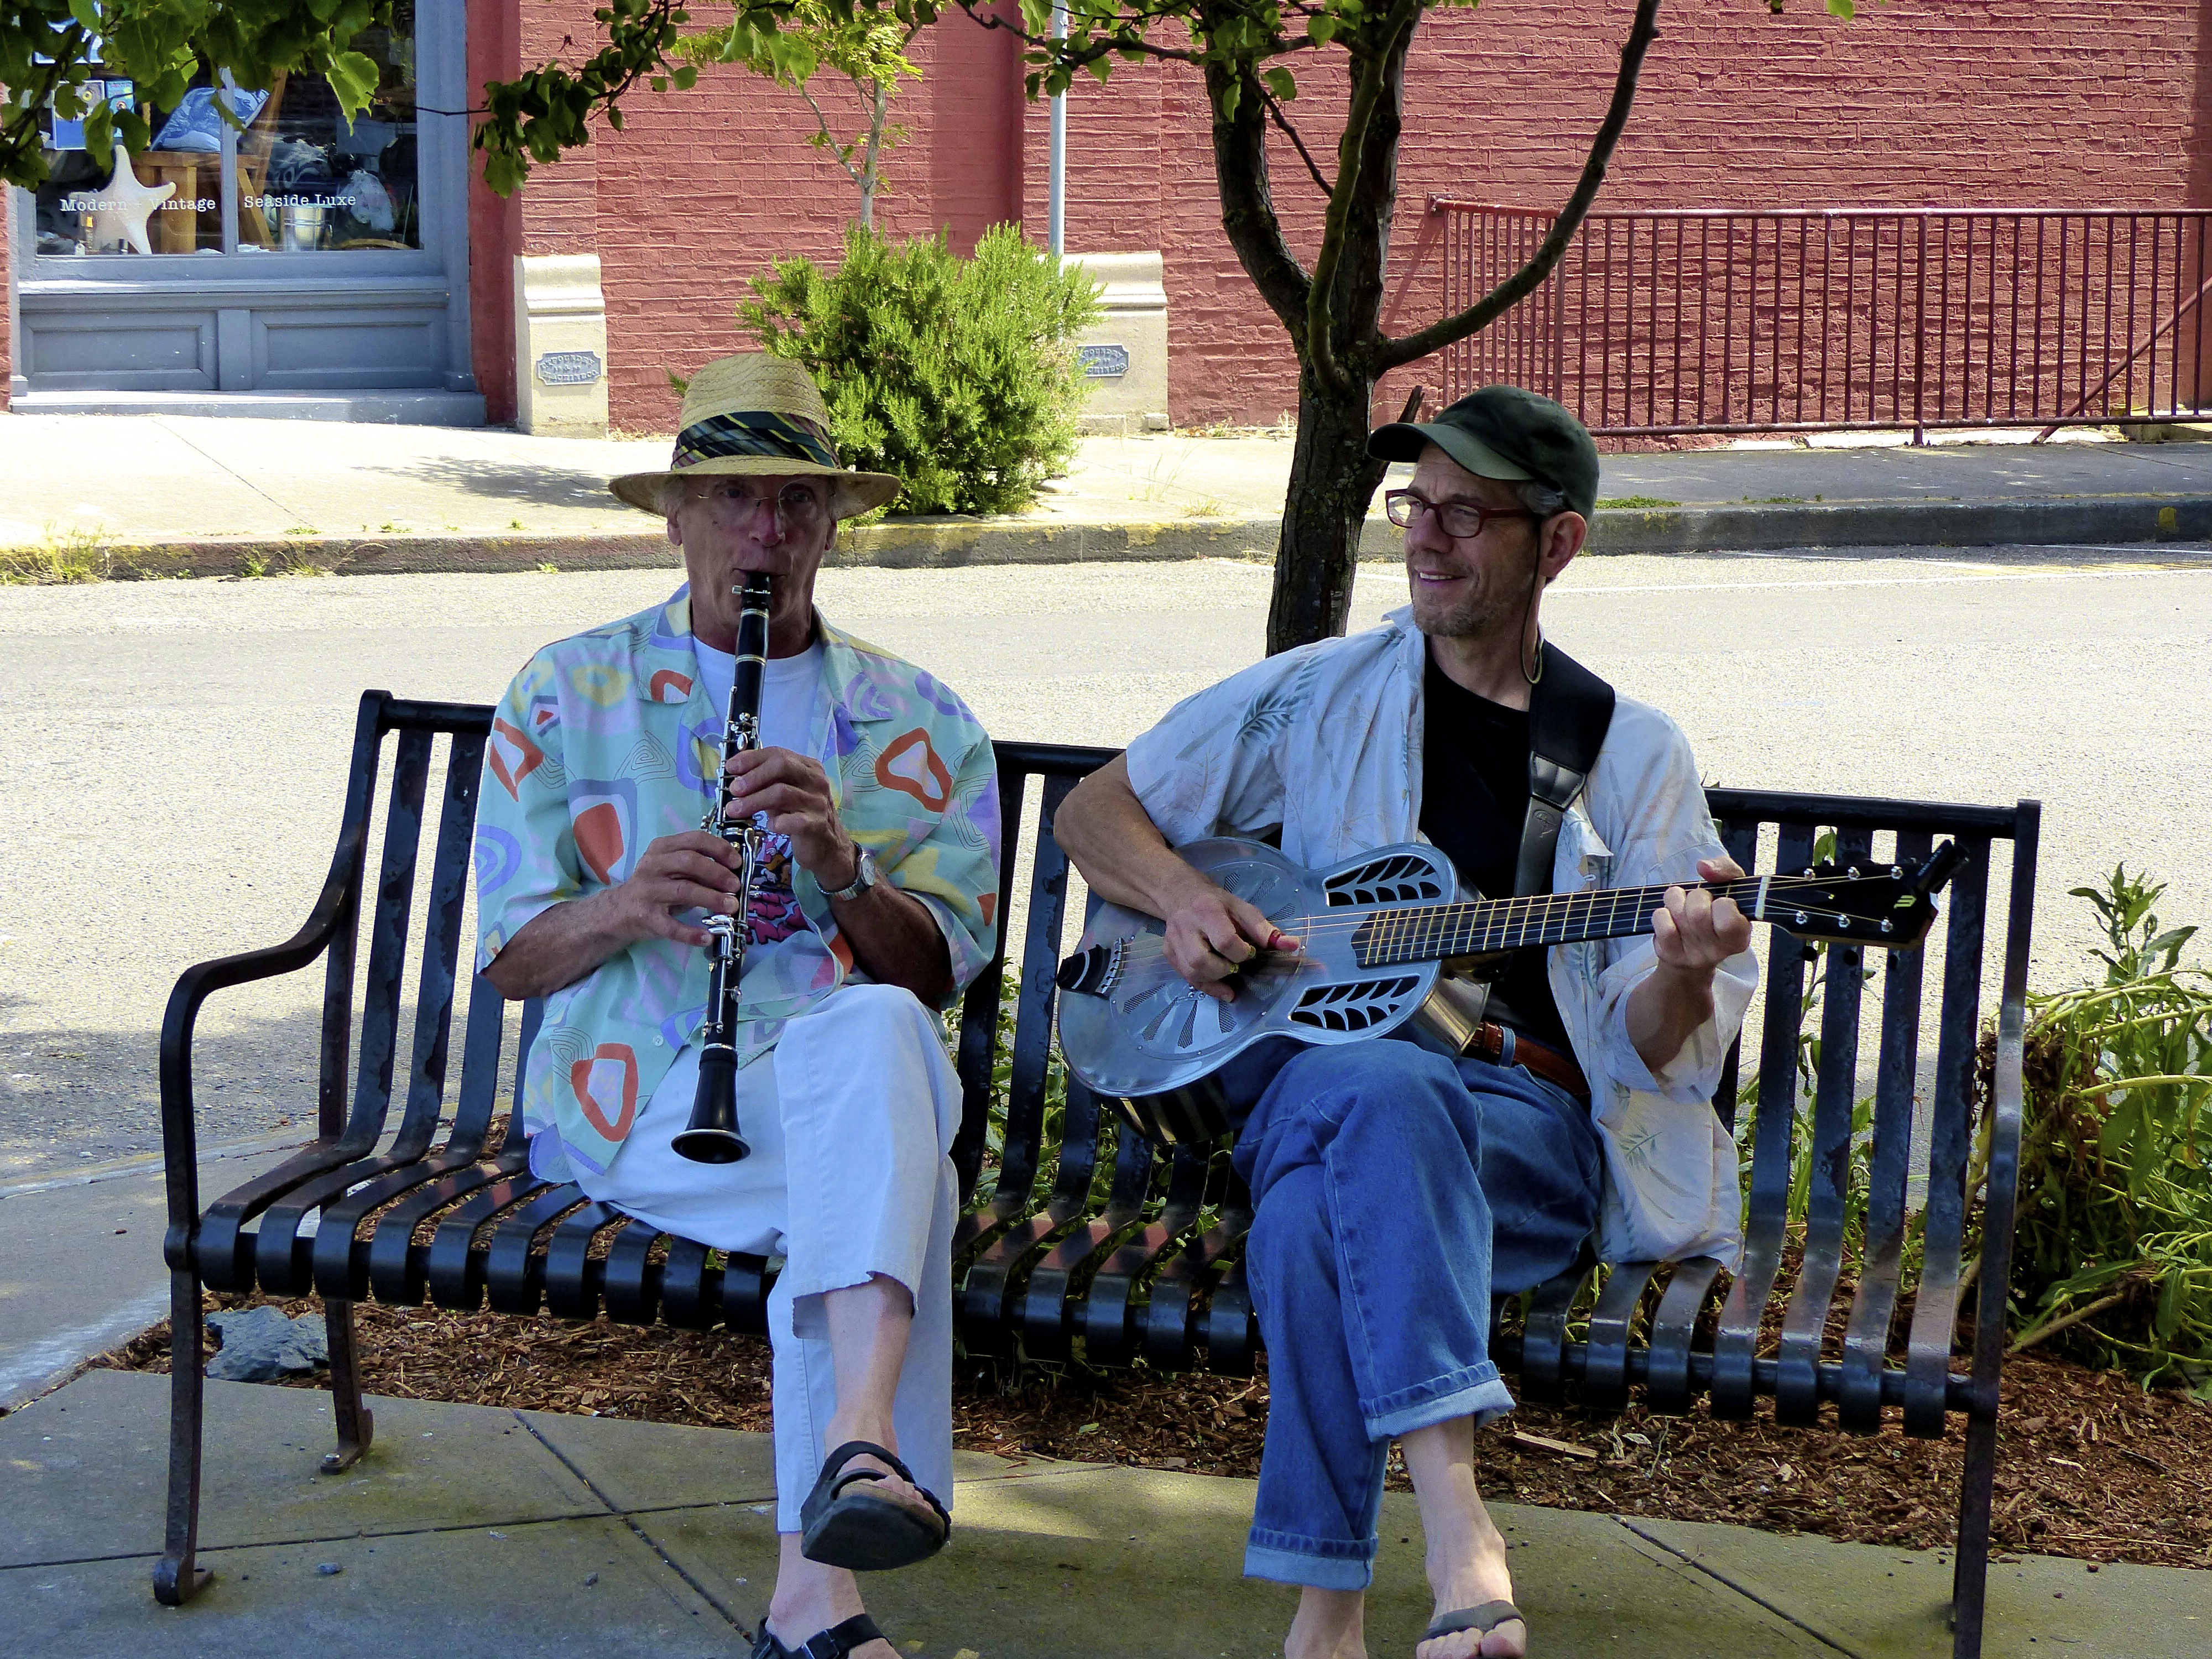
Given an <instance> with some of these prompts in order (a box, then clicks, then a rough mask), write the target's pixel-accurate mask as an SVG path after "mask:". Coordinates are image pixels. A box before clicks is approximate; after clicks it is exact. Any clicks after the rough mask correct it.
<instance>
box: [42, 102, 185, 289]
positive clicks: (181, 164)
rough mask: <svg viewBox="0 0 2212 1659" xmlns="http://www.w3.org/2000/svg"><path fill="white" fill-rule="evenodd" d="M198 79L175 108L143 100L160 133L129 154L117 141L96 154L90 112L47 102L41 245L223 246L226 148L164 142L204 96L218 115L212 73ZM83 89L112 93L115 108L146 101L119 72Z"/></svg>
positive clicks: (101, 249) (103, 249)
mask: <svg viewBox="0 0 2212 1659" xmlns="http://www.w3.org/2000/svg"><path fill="white" fill-rule="evenodd" d="M194 79H195V86H194V88H193V90H192V91H191V92H189V93H187V94H185V100H184V101H183V102H182V103H180V104H179V106H178V108H177V109H176V110H173V111H171V110H163V109H160V108H156V107H155V106H150V105H149V106H146V107H145V108H144V109H143V114H144V115H145V116H146V118H147V120H148V123H149V125H151V126H152V127H153V128H154V129H155V137H156V143H155V148H154V149H149V150H148V151H147V152H145V153H144V154H143V155H137V156H130V157H127V158H126V157H125V153H124V152H123V150H122V149H121V146H119V145H118V146H116V147H115V148H114V149H111V150H110V152H109V153H108V154H107V155H93V154H92V153H91V152H90V151H88V149H86V148H85V146H86V143H87V142H88V141H87V137H86V132H85V128H86V126H87V125H88V123H87V122H86V121H83V120H76V121H71V120H65V119H64V118H62V117H61V116H59V115H57V114H56V113H55V112H53V111H52V110H51V109H49V110H47V111H46V113H45V115H44V116H43V118H42V119H41V127H42V130H43V132H44V135H45V138H46V144H45V149H46V166H47V168H48V173H47V177H46V183H44V184H43V185H40V186H39V189H38V192H37V195H36V198H35V225H36V245H37V250H38V252H40V253H47V254H55V253H59V254H76V253H82V254H108V253H196V252H202V251H206V252H221V251H222V200H221V198H220V196H219V194H218V192H219V191H220V190H221V188H222V166H221V162H220V159H219V157H217V156H216V155H204V154H196V153H194V151H193V150H191V149H190V148H188V147H176V148H167V147H165V145H167V142H168V141H169V140H170V138H171V137H172V136H173V130H175V131H176V132H177V133H178V134H181V133H182V132H183V131H184V129H183V127H181V126H180V125H179V118H180V117H182V116H184V114H185V111H186V110H187V109H188V108H190V107H191V106H193V105H194V104H195V102H196V101H197V102H199V103H204V104H207V109H206V116H207V118H208V119H210V120H215V119H219V117H217V116H216V114H215V112H214V109H213V106H212V104H211V103H210V102H209V101H208V100H212V99H213V97H214V95H215V94H214V90H213V88H212V87H211V86H210V84H209V82H210V76H207V75H206V74H204V73H203V74H201V75H199V76H195V77H194ZM84 97H85V100H86V102H87V103H88V105H90V104H94V103H99V102H105V103H106V104H107V105H108V106H109V107H110V108H111V109H112V110H113V111H116V112H121V111H125V110H130V109H136V108H138V106H139V100H138V97H137V88H136V87H134V86H133V85H132V83H131V82H129V81H126V80H123V79H121V78H119V77H100V76H95V77H94V79H92V80H91V81H89V82H87V83H86V86H85V88H84ZM186 125H189V123H188V122H187V124H186ZM218 148H220V146H219V145H218Z"/></svg>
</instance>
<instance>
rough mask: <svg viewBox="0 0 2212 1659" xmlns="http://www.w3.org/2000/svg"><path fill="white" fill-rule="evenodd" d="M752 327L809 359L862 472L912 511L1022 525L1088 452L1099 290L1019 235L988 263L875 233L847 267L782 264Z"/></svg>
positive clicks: (1000, 243) (850, 243)
mask: <svg viewBox="0 0 2212 1659" xmlns="http://www.w3.org/2000/svg"><path fill="white" fill-rule="evenodd" d="M752 290H753V295H754V297H753V298H752V299H750V300H747V301H742V302H740V303H739V305H738V321H739V322H740V323H741V324H742V325H744V326H745V327H746V328H748V329H750V331H752V333H753V335H754V337H756V338H757V339H758V340H759V342H760V343H761V344H762V346H763V348H764V349H767V350H769V351H771V352H773V353H775V355H776V356H779V357H786V358H789V359H791V360H792V361H793V362H799V363H802V364H804V365H805V368H807V370H808V371H809V372H810V373H811V374H812V375H813V376H814V378H815V380H817V382H818V383H819V384H820V386H821V387H822V392H823V397H824V398H827V399H828V401H829V411H830V418H831V424H832V428H833V435H835V437H836V441H837V447H838V450H839V451H840V453H842V455H843V457H844V459H845V462H846V464H847V465H849V466H856V467H860V468H862V469H864V470H866V471H871V472H889V473H891V474H893V475H894V476H895V477H897V478H898V479H899V481H900V483H901V484H902V486H903V488H902V490H901V492H900V495H899V499H898V501H896V503H895V507H896V510H897V511H899V512H901V513H1017V512H1019V511H1020V510H1022V509H1023V508H1024V507H1027V506H1028V505H1029V504H1030V502H1031V501H1034V500H1035V499H1036V494H1037V491H1038V489H1040V488H1041V487H1042V485H1043V483H1045V481H1046V480H1047V479H1048V478H1051V477H1056V476H1058V475H1059V474H1060V473H1061V472H1064V471H1066V467H1067V464H1068V462H1069V460H1070V459H1073V455H1074V453H1075V441H1076V436H1077V433H1078V425H1077V422H1078V417H1079V416H1080V414H1081V412H1082V408H1083V395H1084V382H1083V375H1082V372H1081V369H1080V368H1079V365H1078V363H1077V362H1076V356H1075V349H1074V344H1073V341H1074V337H1075V335H1076V334H1077V333H1079V331H1081V330H1083V329H1084V328H1085V327H1087V326H1088V325H1090V324H1091V322H1092V321H1093V320H1094V319H1096V318H1097V314H1098V288H1097V284H1096V283H1094V282H1092V281H1091V279H1090V278H1089V277H1087V276H1084V275H1083V274H1082V273H1081V272H1080V271H1077V270H1061V269H1060V267H1059V264H1058V262H1057V261H1055V260H1054V258H1053V257H1052V255H1051V254H1050V253H1049V252H1047V251H1046V250H1045V249H1043V248H1041V247H1038V246H1035V245H1034V244H1032V243H1030V242H1028V241H1025V240H1024V239H1023V237H1022V234H1021V231H1020V229H1019V228H1018V227H1016V226H1013V225H996V226H994V227H993V228H991V229H989V230H988V231H986V232H985V233H984V234H983V237H982V239H981V240H980V241H978V242H977V243H976V245H975V257H974V258H968V259H963V258H960V257H959V256H958V255H957V254H956V253H954V252H952V249H951V245H950V243H949V242H948V241H947V240H946V239H945V237H944V236H942V235H939V236H926V237H919V238H916V239H915V240H912V241H908V242H901V243H894V242H891V241H889V240H886V239H884V238H883V237H880V236H878V235H877V234H874V233H873V232H872V231H871V230H868V229H866V228H864V227H861V226H858V225H855V226H853V227H852V228H848V230H847V231H846V233H845V262H844V264H842V266H840V267H839V268H838V269H837V270H835V271H824V270H822V269H821V267H819V266H818V265H817V264H814V263H813V262H812V261H811V260H810V259H805V258H791V259H781V260H778V261H777V262H776V263H775V265H774V267H773V268H772V269H771V270H769V273H768V274H766V275H764V276H757V277H755V278H754V279H753V282H752Z"/></svg>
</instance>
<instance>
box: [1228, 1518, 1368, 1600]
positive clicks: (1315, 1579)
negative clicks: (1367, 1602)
mask: <svg viewBox="0 0 2212 1659" xmlns="http://www.w3.org/2000/svg"><path fill="white" fill-rule="evenodd" d="M1375 1543H1376V1541H1375V1540H1374V1539H1372V1538H1370V1539H1368V1540H1366V1541H1364V1542H1363V1543H1358V1544H1352V1543H1346V1542H1345V1541H1343V1540H1341V1539H1334V1540H1332V1539H1322V1538H1301V1537H1299V1536H1298V1535H1297V1534H1296V1533H1290V1532H1268V1531H1263V1530H1262V1529H1261V1528H1258V1527H1255V1528H1252V1534H1251V1538H1250V1540H1249V1541H1248V1542H1247V1543H1246V1544H1245V1546H1244V1576H1245V1577H1247V1578H1265V1579H1268V1580H1270V1581H1272V1582H1273V1583H1278V1584H1303V1585H1306V1586H1308V1587H1310V1588H1311V1589H1330V1590H1364V1589H1366V1588H1367V1587H1368V1585H1370V1583H1374V1581H1375Z"/></svg>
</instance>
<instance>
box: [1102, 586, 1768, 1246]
mask: <svg viewBox="0 0 2212 1659" xmlns="http://www.w3.org/2000/svg"><path fill="white" fill-rule="evenodd" d="M1410 617H1411V612H1410V611H1406V610H1400V611H1394V612H1392V613H1391V615H1390V616H1389V617H1388V618H1386V619H1385V621H1384V623H1383V626H1382V627H1380V628H1376V629H1370V631H1368V632H1366V633H1364V634H1355V635H1352V636H1351V637H1349V638H1347V639H1341V640H1323V641H1319V642H1318V643H1316V644H1313V645H1309V646H1303V647H1299V648H1298V649H1297V650H1295V651H1285V652H1284V653H1282V654H1281V655H1279V656H1274V657H1270V658H1268V659H1267V660H1266V661H1264V662H1261V663H1256V664H1255V665H1253V666H1251V667H1250V668H1248V669H1246V670H1244V671H1243V672H1241V673H1238V674H1234V675H1232V676H1231V677H1230V678H1228V679H1226V680H1224V681H1223V682H1222V683H1221V684H1218V685H1216V686H1212V687H1210V688H1209V689H1207V690H1204V691H1200V692H1199V693H1198V694H1196V695H1195V696H1191V697H1188V698H1186V699H1185V700H1184V701H1183V702H1180V703H1178V704H1176V707H1175V708H1172V709H1170V711H1169V713H1168V714H1167V716H1166V718H1165V719H1164V720H1161V721H1160V723H1159V724H1158V726H1154V727H1153V728H1152V730H1151V731H1150V732H1146V733H1145V734H1144V735H1143V736H1142V737H1140V738H1138V739H1137V740H1136V741H1135V742H1134V743H1133V744H1130V745H1129V750H1128V766H1129V781H1130V783H1131V786H1132V787H1133V788H1134V789H1135V791H1136V793H1137V797H1138V799H1139V800H1141V801H1142V802H1143V803H1144V805H1145V810H1146V812H1148V813H1149V814H1150V815H1151V817H1152V822H1153V823H1155V824H1157V825H1158V827H1159V829H1160V832H1161V834H1163V835H1164V836H1166V837H1167V838H1168V840H1169V841H1170V842H1174V843H1176V844H1180V843H1182V842H1187V841H1194V840H1197V839H1199V838H1200V837H1201V836H1258V835H1266V834H1272V833H1279V835H1280V836H1281V842H1280V844H1281V847H1282V849H1283V852H1284V853H1285V854H1286V855H1287V856H1289V857H1291V858H1292V859H1295V860H1297V861H1298V862H1299V863H1301V864H1305V865H1322V864H1331V863H1334V862H1335V861H1336V860H1340V859H1345V858H1349V857H1351V856H1352V855H1353V854H1357V853H1361V852H1364V851H1366V850H1368V849H1369V848H1375V847H1381V846H1387V845H1389V844H1391V843H1393V842H1408V841H1415V840H1418V839H1419V825H1420V817H1421V805H1420V803H1421V736H1422V723H1421V714H1422V708H1421V685H1422V676H1423V671H1424V670H1425V666H1426V663H1427V641H1426V640H1425V638H1424V636H1423V635H1421V634H1420V633H1419V631H1418V630H1417V629H1414V628H1413V625H1412V623H1411V620H1410ZM1721 853H1722V848H1721V844H1720V842H1719V840H1718V838H1717V836H1715V835H1714V833H1713V821H1712V817H1711V813H1710V812H1709V811H1707V810H1706V806H1705V790H1704V788H1703V787H1702V786H1700V784H1699V781H1698V769H1697V763H1696V762H1695V761H1694V760H1693V759H1692V757H1691V754H1690V745H1689V743H1688V741H1687V739H1686V738H1684V737H1683V735H1682V732H1681V730H1680V727H1678V726H1675V724H1674V722H1673V721H1672V720H1668V718H1667V716H1666V715H1664V714H1661V713H1660V712H1659V711H1658V710H1657V709H1656V708H1651V707H1650V705H1649V704H1646V703H1641V702H1636V701H1635V700H1633V699H1632V698H1629V697H1621V698H1620V699H1619V700H1618V701H1617V702H1616V703H1615V705H1614V708H1613V725H1612V726H1611V727H1610V729H1609V730H1608V731H1607V734H1606V739H1605V744H1604V747H1603V748H1602V749H1601V750H1599V753H1598V757H1597V762H1596V763H1595V765H1594V766H1593V767H1592V768H1591V769H1590V775H1589V783H1588V785H1587V786H1586V787H1585V788H1584V789H1583V793H1582V794H1581V795H1580V796H1579V797H1577V799H1576V801H1575V803H1574V805H1573V806H1572V807H1571V808H1570V809H1569V811H1568V813H1567V817H1566V821H1565V823H1563V824H1561V826H1560V829H1559V850H1558V853H1557V854H1556V856H1555V858H1554V860H1553V879H1552V885H1553V890H1554V891H1558V892H1574V891H1577V890H1582V889H1585V888H1593V887H1614V886H1619V887H1639V886H1646V885H1656V884H1660V883H1662V882H1677V881H1695V880H1696V879H1697V878H1698V876H1697V866H1698V860H1699V859H1701V858H1717V857H1719V856H1720V855H1721ZM1656 962H1657V958H1656V956H1655V955H1654V953H1653V947H1652V944H1651V940H1650V938H1649V937H1648V936H1646V937H1644V938H1639V939H1604V940H1595V939H1594V940H1589V941H1587V942H1584V943H1583V944H1578V945H1555V946H1554V947H1553V949H1552V951H1551V953H1550V957H1549V960H1548V963H1547V968H1548V970H1549V976H1550V980H1551V984H1552V992H1553V996H1554V997H1555V998H1556V999H1557V1000H1558V1002H1559V1017H1560V1018H1561V1020H1562V1021H1563V1022H1564V1023H1565V1025H1566V1029H1567V1035H1568V1037H1569V1039H1570V1041H1571V1042H1572V1044H1573V1047H1574V1050H1575V1057H1576V1058H1577V1060H1580V1061H1581V1062H1582V1067H1583V1074H1584V1075H1585V1076H1586V1077H1587V1078H1588V1079H1589V1084H1590V1102H1591V1115H1592V1117H1593V1118H1594V1120H1595V1122H1596V1125H1597V1128H1598V1132H1599V1135H1600V1138H1601V1140H1602V1141H1603V1143H1604V1146H1605V1154H1606V1176H1607V1179H1606V1190H1605V1198H1604V1202H1603V1206H1602V1209H1601V1214H1600V1219H1599V1230H1598V1238H1599V1252H1600V1254H1601V1255H1603V1256H1604V1258H1605V1259H1606V1260H1607V1261H1650V1260H1654V1259H1661V1258H1674V1259H1679V1258H1680V1257H1683V1256H1686V1255H1717V1256H1719V1257H1721V1258H1722V1259H1723V1261H1734V1259H1735V1255H1736V1254H1737V1252H1738V1250H1739V1249H1740V1248H1741V1237H1742V1215H1741V1198H1740V1196H1739V1194H1738V1191H1737V1186H1736V1156H1735V1145H1734V1143H1733V1142H1732V1141H1731V1140H1730V1139H1729V1136H1728V1133H1727V1132H1726V1131H1725V1130H1723V1128H1722V1127H1721V1125H1720V1121H1719V1120H1718V1119H1717V1117H1716V1116H1714V1115H1713V1112H1712V1110H1711V1105H1710V1101H1711V1096H1712V1091H1713V1090H1714V1088H1715V1086H1716V1085H1717V1084H1718V1082H1719V1080H1720V1071H1721V1063H1722V1061H1723V1059H1724V1058H1725V1057H1726V1055H1727V1052H1728V1047H1729V1042H1732V1041H1733V1040H1734V1038H1735V1033H1736V1030H1737V1028H1738V1027H1739V1026H1740V1025H1741V1024H1742V1021H1743V1011H1744V1008H1745V1006H1746V1005H1747V1003H1748V1002H1749V1001H1750V999H1751V993H1752V988H1753V982H1754V978H1755V975H1756V967H1757V964H1756V963H1755V962H1754V960H1753V956H1752V953H1751V952H1750V951H1744V952H1743V953H1742V954H1741V956H1737V957H1730V958H1729V960H1728V961H1727V962H1726V963H1723V964H1722V966H1721V969H1720V971H1719V973H1718V974H1717V975H1716V977H1715V979H1714V981H1713V1001H1714V1005H1715V1006H1714V1012H1713V1017H1712V1018H1711V1019H1710V1020H1708V1021H1707V1022H1706V1023H1705V1024H1704V1025H1703V1026H1701V1027H1699V1029H1698V1030H1696V1031H1695V1032H1693V1033H1692V1035H1691V1036H1690V1039H1689V1041H1688V1042H1686V1043H1685V1044H1684V1045H1683V1048H1682V1050H1681V1052H1680V1054H1678V1055H1676V1056H1675V1058H1674V1060H1673V1061H1672V1062H1671V1063H1669V1064H1668V1065H1667V1066H1664V1067H1662V1069H1661V1070H1660V1072H1659V1073H1658V1074H1657V1075H1656V1076H1654V1075H1653V1074H1652V1073H1651V1071H1650V1068H1649V1067H1647V1066H1645V1065H1644V1061H1643V1060H1642V1058H1641V1057H1640V1056H1639V1055H1638V1054H1637V1052H1636V1045H1635V1044H1634V1043H1633V1042H1631V1041H1630V1040H1629V1036H1628V1024H1627V1003H1628V994H1629V993H1630V992H1631V991H1632V990H1633V989H1634V988H1635V987H1637V986H1638V984H1639V983H1641V982H1642V981H1643V980H1644V977H1645V976H1646V975H1649V974H1650V972H1651V970H1652V969H1653V968H1654V967H1655V966H1656Z"/></svg>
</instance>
